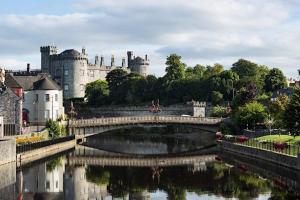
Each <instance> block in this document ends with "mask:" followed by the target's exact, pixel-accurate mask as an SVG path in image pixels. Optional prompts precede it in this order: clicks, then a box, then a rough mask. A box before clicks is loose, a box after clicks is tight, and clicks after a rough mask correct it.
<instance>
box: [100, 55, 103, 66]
mask: <svg viewBox="0 0 300 200" xmlns="http://www.w3.org/2000/svg"><path fill="white" fill-rule="evenodd" d="M100 59H101V60H100V66H104V57H103V56H101V58H100Z"/></svg>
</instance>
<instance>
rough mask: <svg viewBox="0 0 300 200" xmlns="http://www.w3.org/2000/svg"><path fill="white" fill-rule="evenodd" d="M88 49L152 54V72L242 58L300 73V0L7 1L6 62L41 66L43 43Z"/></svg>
mask: <svg viewBox="0 0 300 200" xmlns="http://www.w3.org/2000/svg"><path fill="white" fill-rule="evenodd" d="M45 45H55V46H57V48H58V49H59V51H60V52H61V51H63V50H65V49H70V48H74V49H77V50H78V51H80V50H81V48H82V47H85V48H86V51H87V53H88V55H89V58H90V62H93V59H94V56H95V55H96V54H98V55H103V56H105V62H106V64H107V65H109V63H110V57H111V55H114V56H115V57H116V64H119V65H120V64H121V59H122V57H125V56H126V52H127V51H128V50H132V51H134V54H135V55H138V56H144V55H145V54H148V57H149V59H150V73H151V74H155V75H157V76H162V75H163V74H164V73H165V61H166V57H167V56H168V55H170V54H171V53H176V54H179V55H180V56H182V60H183V62H184V63H186V64H187V66H194V65H196V64H202V65H212V64H214V63H220V64H222V65H224V66H225V68H226V69H229V68H230V67H231V66H232V64H233V63H234V62H236V61H237V60H238V59H240V58H244V59H248V60H251V61H253V62H255V63H258V64H260V65H267V66H269V67H277V68H280V69H282V70H283V71H284V73H285V74H286V76H287V77H294V78H298V73H297V70H298V69H299V68H300V1H299V0H211V1H208V0H192V1H187V0H22V1H21V0H0V47H1V48H0V67H5V68H6V69H15V70H19V69H25V68H26V63H31V66H32V67H33V68H40V52H39V48H40V46H45Z"/></svg>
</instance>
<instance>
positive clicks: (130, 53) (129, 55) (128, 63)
mask: <svg viewBox="0 0 300 200" xmlns="http://www.w3.org/2000/svg"><path fill="white" fill-rule="evenodd" d="M132 55H133V52H132V51H127V66H128V67H129V68H130V67H131V60H132Z"/></svg>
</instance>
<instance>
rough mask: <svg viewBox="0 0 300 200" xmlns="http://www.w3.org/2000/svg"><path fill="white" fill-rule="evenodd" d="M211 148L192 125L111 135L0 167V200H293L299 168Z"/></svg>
mask: <svg viewBox="0 0 300 200" xmlns="http://www.w3.org/2000/svg"><path fill="white" fill-rule="evenodd" d="M214 145H215V141H214V134H212V133H209V132H206V131H202V130H199V129H195V128H187V127H160V128H147V129H142V128H135V129H122V130H117V131H111V132H108V133H104V134H101V135H97V136H92V137H90V138H88V139H87V140H86V142H85V143H83V144H81V145H77V146H76V147H75V148H74V149H71V150H69V151H66V152H63V153H61V154H59V155H55V156H53V157H51V158H45V159H43V160H40V161H37V162H35V163H31V164H29V165H27V166H23V167H21V168H17V169H16V166H15V164H11V165H7V166H1V167H0V188H1V189H0V199H5V200H10V199H24V200H27V199H28V200H29V199H47V200H73V199H74V200H96V199H97V200H98V199H99V200H112V199H120V200H121V199H122V200H123V199H132V200H135V199H136V200H148V199H149V200H150V199H151V200H164V199H169V200H197V199H203V200H206V199H208V200H213V199H260V200H262V199H274V200H277V199H280V200H285V199H300V196H299V193H298V192H299V191H300V189H299V188H300V187H299V185H300V180H299V179H300V172H299V171H293V170H289V169H286V168H282V167H278V166H276V165H272V164H270V163H264V162H263V161H258V160H253V159H249V158H245V157H243V156H240V155H233V154H229V153H219V152H218V149H217V147H216V146H214ZM145 160H146V161H147V162H146V161H145ZM175 161H176V162H178V163H181V164H178V163H177V164H176V162H175ZM182 162H186V164H182ZM174 163H175V164H174Z"/></svg>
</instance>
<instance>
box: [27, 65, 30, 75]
mask: <svg viewBox="0 0 300 200" xmlns="http://www.w3.org/2000/svg"><path fill="white" fill-rule="evenodd" d="M27 73H28V74H29V73H30V63H27Z"/></svg>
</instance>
